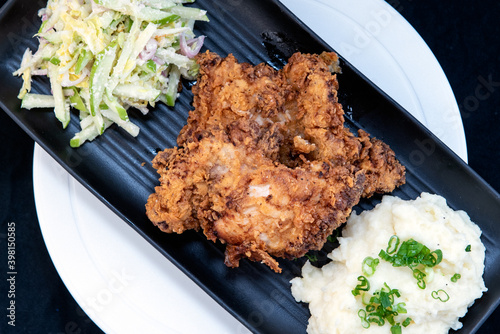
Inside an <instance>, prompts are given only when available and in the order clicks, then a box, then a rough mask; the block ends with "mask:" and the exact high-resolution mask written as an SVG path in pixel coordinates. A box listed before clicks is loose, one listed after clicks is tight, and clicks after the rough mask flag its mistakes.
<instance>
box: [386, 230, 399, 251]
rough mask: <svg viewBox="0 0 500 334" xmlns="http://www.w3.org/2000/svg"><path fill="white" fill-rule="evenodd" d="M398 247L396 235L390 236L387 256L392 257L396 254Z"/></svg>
mask: <svg viewBox="0 0 500 334" xmlns="http://www.w3.org/2000/svg"><path fill="white" fill-rule="evenodd" d="M398 247H399V237H398V236H397V235H393V236H391V238H390V239H389V242H388V246H387V249H386V252H387V254H389V255H392V254H394V253H396V251H397V250H398Z"/></svg>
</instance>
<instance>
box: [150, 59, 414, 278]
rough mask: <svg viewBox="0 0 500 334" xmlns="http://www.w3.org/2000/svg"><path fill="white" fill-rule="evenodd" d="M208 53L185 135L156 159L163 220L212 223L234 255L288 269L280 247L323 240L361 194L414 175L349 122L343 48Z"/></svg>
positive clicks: (211, 230)
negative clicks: (341, 78)
mask: <svg viewBox="0 0 500 334" xmlns="http://www.w3.org/2000/svg"><path fill="white" fill-rule="evenodd" d="M197 61H198V63H199V65H200V75H199V77H198V82H197V83H196V85H195V86H194V87H193V93H194V101H193V105H194V110H193V111H191V112H190V114H189V118H188V120H187V125H186V126H185V127H184V128H183V129H182V130H181V132H180V134H179V136H178V138H177V144H178V147H175V148H169V149H166V150H165V151H163V152H160V153H159V154H158V155H157V156H156V157H155V159H154V160H153V167H154V168H155V169H157V171H158V173H159V174H160V186H158V187H156V189H155V193H153V194H151V196H150V197H149V199H148V202H147V204H146V213H147V215H148V217H149V219H150V220H151V221H152V222H153V223H154V224H155V225H157V226H158V227H159V228H160V229H161V230H162V231H165V232H169V233H171V232H175V233H182V232H184V231H185V230H188V229H194V230H202V231H203V233H204V234H205V235H206V237H207V238H208V239H210V240H212V241H214V242H215V241H217V240H219V241H220V242H222V243H223V244H225V245H226V250H225V263H226V265H228V266H230V267H237V266H238V265H239V261H240V259H242V258H248V259H250V260H253V261H259V262H263V263H265V264H266V265H268V266H269V267H271V268H272V269H273V270H274V271H276V272H281V269H280V267H279V264H278V262H277V261H276V259H275V258H274V257H281V258H287V259H293V258H297V257H301V256H303V255H304V254H305V253H307V252H308V251H309V250H319V249H321V248H322V247H323V245H324V243H325V242H326V239H327V237H328V236H329V235H330V234H331V233H332V232H333V230H334V229H336V228H337V227H339V226H340V225H341V224H343V223H344V222H345V221H346V219H347V217H348V216H349V214H350V213H351V210H352V207H353V206H354V205H356V204H357V203H358V202H359V200H360V198H361V197H369V196H371V195H373V194H374V193H383V192H390V191H392V190H393V189H394V188H395V187H397V186H399V185H401V184H403V183H404V182H405V177H404V174H405V169H404V167H403V166H402V165H401V164H400V163H399V162H398V161H397V160H396V158H395V154H394V152H393V151H392V150H391V149H390V148H389V147H388V146H387V145H386V144H385V143H383V142H381V141H380V140H377V139H375V138H370V136H369V135H368V134H367V133H366V132H364V131H362V130H360V131H359V132H358V134H357V135H354V134H353V133H352V132H350V131H349V129H347V128H346V127H344V112H343V109H342V106H341V104H340V103H338V100H337V89H338V82H337V77H336V75H335V74H333V73H332V72H333V71H338V70H339V68H338V58H337V55H336V54H335V53H323V54H321V55H313V54H301V53H296V54H294V55H293V56H292V57H291V58H290V59H289V62H288V64H287V65H285V67H284V68H283V69H282V70H280V71H277V70H274V69H273V68H271V67H269V66H268V65H266V64H259V65H257V66H252V65H250V64H247V63H238V62H237V60H236V59H235V58H234V57H233V56H232V55H229V56H228V57H226V58H222V57H220V56H218V55H216V54H214V53H211V52H208V51H207V52H206V53H204V54H202V55H199V56H198V59H197Z"/></svg>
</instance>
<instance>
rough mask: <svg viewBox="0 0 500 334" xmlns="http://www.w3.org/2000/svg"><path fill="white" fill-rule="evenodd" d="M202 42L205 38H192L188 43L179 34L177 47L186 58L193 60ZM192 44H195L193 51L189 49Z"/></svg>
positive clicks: (182, 35)
mask: <svg viewBox="0 0 500 334" xmlns="http://www.w3.org/2000/svg"><path fill="white" fill-rule="evenodd" d="M204 41H205V36H199V37H197V38H193V39H190V40H189V41H186V36H185V35H184V34H180V36H179V46H180V48H181V53H182V54H183V55H184V56H186V57H188V58H193V57H194V56H196V55H197V54H198V52H200V50H201V47H202V46H203V42H204ZM193 44H195V47H194V49H193V48H191V46H192V45H193Z"/></svg>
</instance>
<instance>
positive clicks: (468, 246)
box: [465, 245, 470, 253]
mask: <svg viewBox="0 0 500 334" xmlns="http://www.w3.org/2000/svg"><path fill="white" fill-rule="evenodd" d="M465 251H466V252H467V253H468V252H470V245H467V247H465Z"/></svg>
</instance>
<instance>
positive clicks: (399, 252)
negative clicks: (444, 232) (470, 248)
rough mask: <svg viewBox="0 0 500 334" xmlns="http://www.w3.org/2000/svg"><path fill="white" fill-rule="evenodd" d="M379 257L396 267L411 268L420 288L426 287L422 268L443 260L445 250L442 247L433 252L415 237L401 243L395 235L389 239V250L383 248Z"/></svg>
mask: <svg viewBox="0 0 500 334" xmlns="http://www.w3.org/2000/svg"><path fill="white" fill-rule="evenodd" d="M398 246H399V249H398V248H397V247H398ZM392 254H394V255H392ZM379 257H380V258H381V259H383V260H385V261H387V262H389V263H391V264H392V265H393V266H394V267H408V268H410V269H411V270H412V271H413V277H415V279H416V280H417V285H418V286H419V288H421V289H425V286H426V283H425V276H426V274H425V273H424V272H423V271H422V270H423V269H425V268H432V267H434V266H436V265H438V264H439V263H440V262H441V261H442V260H443V252H442V251H441V250H440V249H436V250H435V251H432V252H431V251H430V249H429V248H428V247H426V246H425V245H423V244H422V243H420V242H418V241H415V240H413V239H409V240H406V241H404V242H403V243H401V244H399V238H398V237H397V236H394V235H393V236H392V237H391V238H390V239H389V242H388V246H387V250H386V251H384V250H383V249H381V250H380V253H379Z"/></svg>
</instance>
